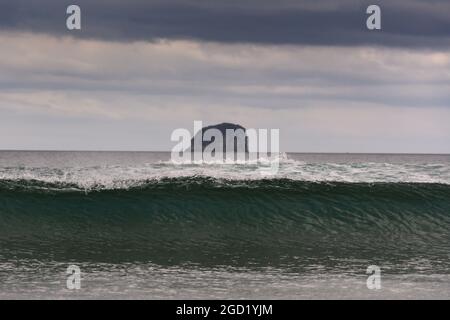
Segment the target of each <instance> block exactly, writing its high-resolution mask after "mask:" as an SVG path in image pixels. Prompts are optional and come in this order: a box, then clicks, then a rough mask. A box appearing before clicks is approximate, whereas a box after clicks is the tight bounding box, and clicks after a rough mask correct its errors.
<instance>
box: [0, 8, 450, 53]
mask: <svg viewBox="0 0 450 320" xmlns="http://www.w3.org/2000/svg"><path fill="white" fill-rule="evenodd" d="M73 3H76V4H78V5H80V6H81V8H82V13H83V30H82V31H81V32H69V31H67V30H66V28H65V18H66V15H65V9H66V7H67V6H68V5H69V4H73ZM374 3H376V4H379V5H380V6H381V8H382V27H383V30H382V31H381V32H380V31H368V30H367V29H366V28H365V20H366V18H367V15H366V14H365V9H366V8H367V6H368V5H369V4H374ZM449 17H450V2H449V1H448V0H431V1H430V0H428V1H422V0H389V1H387V0H384V1H371V0H370V1H368V0H343V1H331V0H321V1H318V0H314V1H312V0H297V1H293V0H281V1H272V0H245V1H236V0H227V1H204V0H203V1H199V0H197V1H194V0H183V1H182V0H169V1H168V0H165V1H162V0H150V1H143V0H129V1H119V0H109V1H102V0H77V1H66V0H63V1H62V0H40V1H31V0H28V1H25V0H16V1H11V0H8V1H5V0H0V29H3V30H8V31H15V30H17V31H33V32H43V33H50V34H54V35H67V34H70V35H76V36H77V37H87V38H96V39H105V40H114V41H135V40H148V41H153V40H156V39H161V38H162V39H195V40H205V41H217V42H225V43H259V44H313V45H340V46H342V45H383V46H404V47H420V48H427V47H449V46H450V19H449Z"/></svg>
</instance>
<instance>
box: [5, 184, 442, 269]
mask: <svg viewBox="0 0 450 320" xmlns="http://www.w3.org/2000/svg"><path fill="white" fill-rule="evenodd" d="M98 185H100V184H98ZM449 230H450V185H448V184H439V183H406V182H401V183H398V182H395V183H393V182H377V183H366V182H363V183H355V182H351V183H350V182H325V181H321V182H311V181H297V180H292V179H278V178H271V179H264V178H261V179H257V180H256V179H254V180H237V179H218V178H213V177H204V176H201V177H198V176H193V177H179V178H159V179H150V180H145V181H143V180H141V181H140V182H139V183H138V184H136V183H134V186H127V187H126V188H125V187H118V188H110V189H108V188H105V186H104V185H101V187H100V188H97V189H96V188H91V189H90V190H86V189H84V188H80V186H79V185H77V184H73V183H61V182H52V183H49V182H45V181H38V180H35V179H31V180H27V179H16V180H11V179H9V180H8V179H7V180H5V179H3V180H0V247H1V250H0V259H1V258H3V259H11V258H13V257H14V258H33V259H38V260H42V259H44V260H45V259H51V260H56V261H59V260H60V261H67V260H75V261H97V262H121V263H122V262H133V261H144V262H152V263H156V264H160V265H178V264H199V265H207V266H210V265H219V266H223V265H233V266H255V267H258V266H282V267H286V268H290V267H292V268H296V269H298V268H307V267H308V266H310V265H311V264H321V265H324V266H325V267H326V266H328V265H329V266H333V268H335V267H336V263H335V262H333V261H353V262H352V263H356V264H358V261H361V263H362V264H364V263H365V261H374V260H375V261H377V260H380V261H383V265H386V264H392V265H396V266H399V265H401V266H402V267H401V268H416V267H417V264H416V262H417V261H422V262H423V261H426V263H425V264H424V263H421V267H420V268H421V270H423V269H427V268H428V269H427V270H428V271H429V272H433V273H439V272H444V273H446V272H448V270H449V267H450V263H449V252H450V232H449ZM362 261H364V262H362ZM399 262H401V263H400V264H399ZM424 266H425V267H424ZM401 268H400V269H401ZM394 269H395V268H394ZM400 269H399V270H398V272H401V270H400Z"/></svg>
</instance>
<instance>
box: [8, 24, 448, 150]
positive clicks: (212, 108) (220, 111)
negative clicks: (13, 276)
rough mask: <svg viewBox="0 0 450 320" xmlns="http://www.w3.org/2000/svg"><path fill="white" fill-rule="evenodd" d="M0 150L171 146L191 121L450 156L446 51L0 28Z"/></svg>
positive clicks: (295, 140) (305, 146)
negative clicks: (174, 133) (121, 38)
mask: <svg viewBox="0 0 450 320" xmlns="http://www.w3.org/2000/svg"><path fill="white" fill-rule="evenodd" d="M0 42H1V43H2V50H1V51H0V116H1V117H0V148H3V149H5V148H6V149H17V148H22V149H40V148H44V149H67V148H68V149H102V150H104V149H125V150H130V149H138V150H152V149H153V150H155V149H156V150H157V149H159V150H170V148H171V144H170V140H169V137H170V131H171V130H173V129H174V128H177V127H186V126H189V125H190V124H192V121H193V120H196V119H201V120H203V121H204V122H205V123H216V122H222V121H229V122H237V123H240V124H242V125H244V126H248V127H255V128H258V127H265V128H266V127H267V128H280V129H281V142H282V145H281V147H282V149H284V150H287V151H328V152H431V153H443V152H450V149H449V148H450V147H449V144H448V141H449V139H450V126H449V125H448V123H450V108H449V101H450V90H449V89H450V51H449V50H448V49H444V48H441V49H434V50H424V49H416V50H411V49H409V48H403V49H402V48H387V47H373V46H357V47H348V46H308V45H282V46H278V45H273V44H272V45H269V44H264V45H263V44H259V45H255V44H244V43H241V44H239V43H233V44H230V43H217V42H205V41H194V40H164V41H156V42H147V41H135V42H132V43H129V42H118V41H106V40H93V39H90V40H83V39H75V38H72V37H59V36H52V35H44V34H35V33H23V32H1V33H0Z"/></svg>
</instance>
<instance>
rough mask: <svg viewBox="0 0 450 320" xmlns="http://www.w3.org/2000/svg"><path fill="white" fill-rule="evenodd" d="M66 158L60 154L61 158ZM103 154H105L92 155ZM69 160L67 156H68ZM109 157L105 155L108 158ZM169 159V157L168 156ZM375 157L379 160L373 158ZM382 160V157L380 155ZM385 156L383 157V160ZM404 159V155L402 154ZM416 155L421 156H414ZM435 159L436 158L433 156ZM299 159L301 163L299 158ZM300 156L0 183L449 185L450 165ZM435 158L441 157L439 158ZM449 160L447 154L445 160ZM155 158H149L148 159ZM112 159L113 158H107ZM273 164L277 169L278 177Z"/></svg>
mask: <svg viewBox="0 0 450 320" xmlns="http://www.w3.org/2000/svg"><path fill="white" fill-rule="evenodd" d="M61 155H62V156H64V154H63V153H62V154H60V156H61ZM93 155H94V156H99V155H101V154H95V153H94V154H93ZM66 156H67V154H66ZM105 156H106V154H105ZM165 156H167V157H169V156H170V155H168V154H166V155H165ZM374 157H376V156H374ZM379 157H380V156H379ZM381 157H382V156H381ZM400 157H401V156H400ZM416 157H417V156H416ZM434 157H436V156H434ZM295 158H297V159H295ZM298 158H301V156H299V155H298V154H297V155H293V156H291V157H288V155H287V154H280V156H279V157H277V158H276V159H275V160H274V159H271V160H267V159H260V160H259V161H258V163H240V164H230V163H197V164H195V163H192V164H190V163H186V164H175V163H173V162H172V161H170V160H156V162H153V163H152V162H143V163H139V164H138V165H136V164H132V163H130V164H126V165H123V164H120V165H117V164H110V165H104V164H103V165H95V166H89V165H86V166H80V165H75V166H67V167H66V166H64V164H59V165H57V166H56V167H52V166H51V163H50V166H38V167H34V166H25V165H23V166H22V165H19V166H12V167H9V166H6V167H1V168H0V181H5V180H10V181H21V180H25V181H38V182H45V183H48V184H59V185H66V186H68V187H69V186H72V187H73V188H79V189H84V190H108V189H127V188H133V187H138V186H141V185H145V184H147V183H148V182H149V181H158V180H161V179H164V178H186V177H207V178H214V179H217V182H218V183H220V182H222V183H225V182H226V181H229V180H231V181H245V180H262V179H289V180H294V181H311V182H349V183H376V182H392V183H400V182H405V183H439V184H447V185H448V184H450V163H449V162H445V161H444V162H440V163H427V162H425V161H426V159H425V158H424V159H422V160H423V162H417V159H415V158H414V156H413V157H412V159H411V163H408V162H398V163H386V162H346V163H339V162H336V163H333V162H326V163H323V162H307V161H304V160H303V161H302V160H299V159H298ZM436 158H437V157H436ZM442 158H443V160H445V159H446V158H445V156H442ZM447 158H448V157H447ZM149 160H151V159H149ZM109 161H111V160H109ZM272 164H277V165H279V168H278V171H277V172H276V173H275V174H269V173H268V172H266V171H264V169H270V166H271V165H272Z"/></svg>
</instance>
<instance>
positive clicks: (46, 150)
mask: <svg viewBox="0 0 450 320" xmlns="http://www.w3.org/2000/svg"><path fill="white" fill-rule="evenodd" d="M0 152H134V153H138V152H140V153H147V152H155V153H171V152H172V151H167V150H166V151H161V150H82V149H74V150H67V149H64V150H57V149H0ZM281 153H293V154H368V155H371V154H373V155H375V154H377V155H442V156H445V155H450V152H449V153H440V152H431V153H430V152H351V151H344V152H329V151H282V152H281Z"/></svg>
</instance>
